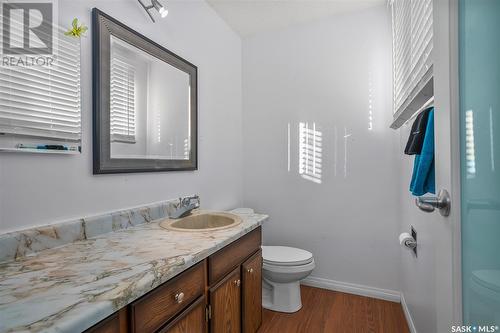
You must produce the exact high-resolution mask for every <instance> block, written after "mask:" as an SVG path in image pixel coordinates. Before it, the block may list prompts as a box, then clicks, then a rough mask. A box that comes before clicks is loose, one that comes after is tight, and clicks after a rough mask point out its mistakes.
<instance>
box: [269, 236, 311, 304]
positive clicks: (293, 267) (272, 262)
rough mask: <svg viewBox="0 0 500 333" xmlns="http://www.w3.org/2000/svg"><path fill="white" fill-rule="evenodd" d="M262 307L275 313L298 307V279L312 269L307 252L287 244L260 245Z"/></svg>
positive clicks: (299, 301)
mask: <svg viewBox="0 0 500 333" xmlns="http://www.w3.org/2000/svg"><path fill="white" fill-rule="evenodd" d="M262 259H263V264H262V275H263V281H262V306H263V307H264V308H265V309H269V310H272V311H278V312H296V311H299V310H300V309H301V308H302V301H301V299H300V280H303V279H305V278H306V277H307V276H309V274H311V272H312V271H313V269H314V267H315V264H314V258H313V255H312V253H311V252H309V251H306V250H302V249H297V248H293V247H287V246H262Z"/></svg>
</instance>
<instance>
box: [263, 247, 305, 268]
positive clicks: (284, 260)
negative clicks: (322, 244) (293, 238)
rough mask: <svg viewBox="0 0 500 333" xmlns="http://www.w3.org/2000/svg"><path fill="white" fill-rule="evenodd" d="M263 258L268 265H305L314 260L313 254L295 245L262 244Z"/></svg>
mask: <svg viewBox="0 0 500 333" xmlns="http://www.w3.org/2000/svg"><path fill="white" fill-rule="evenodd" d="M262 259H263V263H264V264H265V265H268V266H303V265H308V264H310V263H312V262H313V255H312V253H311V252H309V251H306V250H302V249H297V248H294V247H288V246H262Z"/></svg>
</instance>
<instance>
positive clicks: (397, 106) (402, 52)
mask: <svg viewBox="0 0 500 333" xmlns="http://www.w3.org/2000/svg"><path fill="white" fill-rule="evenodd" d="M391 10H392V33H393V75H394V78H393V84H394V85H393V89H394V91H393V93H394V94H393V96H394V113H395V114H397V113H401V112H402V111H404V109H406V108H407V107H408V106H409V105H410V103H411V102H412V101H413V100H414V99H415V97H416V96H417V95H418V94H419V93H420V92H421V90H422V89H423V87H424V86H426V84H427V83H428V82H429V81H430V80H432V70H433V69H432V47H433V42H432V34H433V31H432V0H392V2H391ZM429 97H430V96H429Z"/></svg>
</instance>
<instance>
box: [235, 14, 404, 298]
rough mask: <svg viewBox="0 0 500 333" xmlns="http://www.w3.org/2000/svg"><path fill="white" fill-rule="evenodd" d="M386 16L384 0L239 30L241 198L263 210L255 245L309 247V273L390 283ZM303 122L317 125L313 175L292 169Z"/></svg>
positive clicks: (395, 257) (391, 176) (391, 162)
mask: <svg viewBox="0 0 500 333" xmlns="http://www.w3.org/2000/svg"><path fill="white" fill-rule="evenodd" d="M388 15H389V12H388V10H387V7H386V6H385V5H384V6H380V7H376V8H374V9H370V10H366V11H362V12H358V13H354V14H346V15H340V16H333V17H331V18H329V19H326V20H323V21H319V22H316V23H310V24H305V25H301V26H297V27H292V28H288V29H286V30H281V31H278V32H274V33H269V34H260V35H256V36H254V37H250V38H248V39H245V40H244V42H243V92H244V94H243V107H244V113H243V125H244V126H243V142H244V149H243V151H244V152H245V154H244V204H245V205H246V206H250V207H254V208H255V209H256V210H258V211H260V212H266V213H269V214H270V216H271V220H270V221H269V223H266V224H265V226H264V243H265V244H274V245H277V244H282V245H290V246H297V247H301V248H304V249H307V250H310V251H311V252H313V254H314V256H315V259H316V263H317V268H316V270H315V271H314V272H313V274H312V275H313V276H315V277H320V278H324V279H329V280H334V281H340V282H349V283H355V284H361V285H365V286H370V287H376V288H383V289H389V290H394V291H399V277H398V266H399V249H398V246H399V245H398V242H397V235H398V231H399V222H398V219H397V217H398V213H399V206H398V203H399V199H398V195H399V193H400V192H399V188H400V184H399V169H398V165H397V161H399V157H396V151H397V140H398V139H397V138H398V136H397V133H396V132H395V131H393V130H391V129H389V124H390V120H391V119H392V111H391V110H392V107H391V95H392V93H391V89H392V85H391V72H392V71H391V50H392V47H391V30H390V17H389V16H388ZM370 106H371V109H370ZM370 110H372V118H373V119H372V129H371V130H369V129H368V128H369V127H370V124H369V114H370ZM303 121H304V122H316V125H317V126H318V127H319V128H320V130H321V131H322V134H323V161H322V178H321V184H317V183H313V182H311V181H308V180H306V179H304V178H302V177H301V176H300V175H299V174H298V148H297V147H298V138H297V136H298V123H299V122H303ZM289 123H290V127H291V140H290V142H291V145H290V147H291V148H290V152H291V160H290V171H288V161H287V155H288V143H287V126H288V124H289ZM345 131H347V134H348V135H350V136H348V137H347V138H345V139H344V135H345ZM345 147H346V149H345Z"/></svg>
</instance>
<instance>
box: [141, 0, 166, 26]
mask: <svg viewBox="0 0 500 333" xmlns="http://www.w3.org/2000/svg"><path fill="white" fill-rule="evenodd" d="M137 1H139V3H140V4H141V6H142V8H144V10H145V11H146V13H148V15H149V17H150V18H151V21H153V22H156V21H155V19H154V17H153V15H152V14H151V12H150V10H151V9H153V8H154V9H156V10H157V11H158V13H159V14H160V17H161V18H165V17H167V15H168V10H167V8H166V7H165V6H163V5H162V4H161V3H160V1H159V0H151V4H150V5H148V6H146V5H145V4H144V2H142V0H137Z"/></svg>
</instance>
